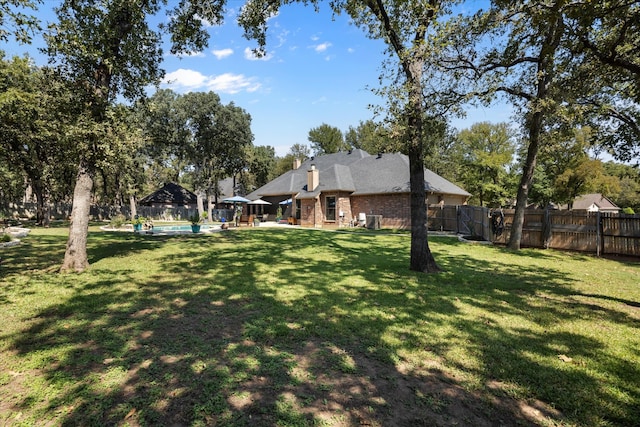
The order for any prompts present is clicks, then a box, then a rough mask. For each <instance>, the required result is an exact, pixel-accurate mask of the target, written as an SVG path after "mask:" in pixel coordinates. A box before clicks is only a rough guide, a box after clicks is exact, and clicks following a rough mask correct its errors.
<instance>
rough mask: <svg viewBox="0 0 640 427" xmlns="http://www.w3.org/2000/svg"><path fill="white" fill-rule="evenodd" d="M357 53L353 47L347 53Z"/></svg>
mask: <svg viewBox="0 0 640 427" xmlns="http://www.w3.org/2000/svg"><path fill="white" fill-rule="evenodd" d="M355 51H356V50H355V49H354V48H352V47H350V48H348V49H347V52H348V53H354V52H355Z"/></svg>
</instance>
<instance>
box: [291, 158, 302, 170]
mask: <svg viewBox="0 0 640 427" xmlns="http://www.w3.org/2000/svg"><path fill="white" fill-rule="evenodd" d="M300 165H302V162H301V161H300V159H293V170H296V169H299V168H300Z"/></svg>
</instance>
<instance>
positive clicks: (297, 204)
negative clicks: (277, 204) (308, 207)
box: [296, 199, 302, 219]
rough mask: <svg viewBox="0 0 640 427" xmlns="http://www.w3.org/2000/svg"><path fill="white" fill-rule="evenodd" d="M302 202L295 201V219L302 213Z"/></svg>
mask: <svg viewBox="0 0 640 427" xmlns="http://www.w3.org/2000/svg"><path fill="white" fill-rule="evenodd" d="M301 202H302V201H301V200H298V199H296V219H300V212H301V211H302V203H301Z"/></svg>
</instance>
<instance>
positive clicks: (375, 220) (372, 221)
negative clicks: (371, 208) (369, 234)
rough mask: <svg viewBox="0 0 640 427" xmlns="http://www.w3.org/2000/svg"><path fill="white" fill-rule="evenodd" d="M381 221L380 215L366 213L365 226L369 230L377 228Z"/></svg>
mask: <svg viewBox="0 0 640 427" xmlns="http://www.w3.org/2000/svg"><path fill="white" fill-rule="evenodd" d="M381 222H382V215H367V228H368V229H370V230H379V229H380V223H381Z"/></svg>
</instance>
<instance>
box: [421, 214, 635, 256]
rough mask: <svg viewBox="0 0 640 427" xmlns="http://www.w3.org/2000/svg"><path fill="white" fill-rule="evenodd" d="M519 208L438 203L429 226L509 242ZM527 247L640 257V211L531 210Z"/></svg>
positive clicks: (525, 238)
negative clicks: (633, 212) (491, 207)
mask: <svg viewBox="0 0 640 427" xmlns="http://www.w3.org/2000/svg"><path fill="white" fill-rule="evenodd" d="M514 214H515V210H513V209H489V208H485V207H479V206H441V205H433V206H430V207H429V210H428V222H429V224H428V225H429V230H432V231H449V232H455V233H458V234H462V235H466V236H471V237H473V238H483V239H484V240H487V241H491V242H494V243H496V244H506V243H507V242H508V240H509V235H510V233H511V224H512V223H513V217H514ZM521 245H522V246H523V247H534V248H551V249H562V250H573V251H583V252H591V253H595V254H596V255H598V256H600V255H629V256H635V257H640V215H625V214H617V213H603V212H588V211H585V210H570V211H565V210H543V209H528V210H526V211H525V217H524V226H523V228H522V240H521Z"/></svg>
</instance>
